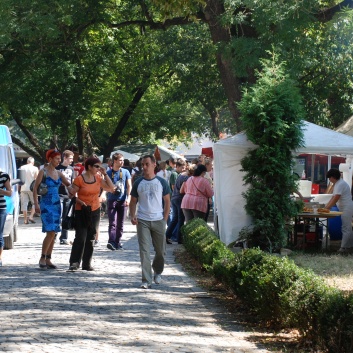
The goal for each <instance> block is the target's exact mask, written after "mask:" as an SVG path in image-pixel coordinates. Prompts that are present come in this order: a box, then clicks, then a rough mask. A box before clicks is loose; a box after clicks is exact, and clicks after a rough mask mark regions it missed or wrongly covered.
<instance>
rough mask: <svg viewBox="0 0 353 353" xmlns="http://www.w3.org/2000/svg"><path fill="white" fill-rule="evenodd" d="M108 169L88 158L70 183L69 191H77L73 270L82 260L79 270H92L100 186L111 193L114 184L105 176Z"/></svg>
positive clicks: (98, 217) (72, 258)
mask: <svg viewBox="0 0 353 353" xmlns="http://www.w3.org/2000/svg"><path fill="white" fill-rule="evenodd" d="M106 175H107V171H106V170H105V168H103V167H102V166H101V162H100V160H99V159H98V158H95V157H89V158H87V159H86V161H85V172H83V173H82V174H81V175H80V176H78V177H77V178H75V180H74V182H73V184H72V188H71V189H72V190H70V192H71V193H72V194H75V193H77V198H76V206H75V221H76V232H75V240H74V243H73V245H72V249H71V256H70V268H69V270H71V271H76V270H78V269H79V267H80V263H81V260H82V270H86V271H93V267H92V266H91V260H92V255H93V242H94V240H95V236H96V234H97V230H98V227H99V221H100V203H99V194H100V192H101V188H102V189H103V190H106V191H109V192H112V191H113V190H114V184H113V183H112V181H111V179H110V178H105V176H106Z"/></svg>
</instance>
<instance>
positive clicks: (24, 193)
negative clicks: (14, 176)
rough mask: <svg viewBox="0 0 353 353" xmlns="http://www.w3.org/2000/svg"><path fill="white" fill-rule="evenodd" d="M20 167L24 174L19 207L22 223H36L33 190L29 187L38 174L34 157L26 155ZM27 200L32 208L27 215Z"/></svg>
mask: <svg viewBox="0 0 353 353" xmlns="http://www.w3.org/2000/svg"><path fill="white" fill-rule="evenodd" d="M20 169H21V170H23V171H24V174H25V175H24V179H25V183H24V184H23V185H22V186H21V209H22V212H23V217H24V224H28V222H31V223H36V222H35V221H34V220H33V216H34V213H35V209H34V200H33V192H32V191H31V189H30V186H31V184H32V181H33V180H35V179H36V178H37V175H38V168H37V167H35V166H34V158H33V157H28V158H27V164H26V165H23V166H22V167H21V168H20ZM29 201H30V202H31V205H32V208H31V213H30V215H29V217H28V216H27V214H28V212H27V208H28V203H29Z"/></svg>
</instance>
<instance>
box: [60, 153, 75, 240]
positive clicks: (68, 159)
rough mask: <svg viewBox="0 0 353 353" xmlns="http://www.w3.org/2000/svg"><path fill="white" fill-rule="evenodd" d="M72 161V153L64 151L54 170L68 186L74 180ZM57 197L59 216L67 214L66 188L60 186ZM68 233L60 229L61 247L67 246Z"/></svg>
mask: <svg viewBox="0 0 353 353" xmlns="http://www.w3.org/2000/svg"><path fill="white" fill-rule="evenodd" d="M73 160H74V153H73V152H72V151H69V150H65V151H64V152H63V161H62V162H61V164H59V165H58V166H57V167H56V169H57V170H59V171H60V172H61V173H63V174H64V175H65V177H66V179H67V180H68V182H69V183H70V184H72V182H73V180H74V174H75V170H74V168H73V167H72V166H71V164H72V162H73ZM59 195H60V202H61V214H62V215H65V214H67V212H68V208H69V206H70V198H69V192H68V191H67V189H66V186H65V185H64V184H61V185H60V188H59ZM68 237H69V231H68V230H67V229H62V230H61V235H60V238H59V239H60V244H62V245H69V244H70V243H69V240H68Z"/></svg>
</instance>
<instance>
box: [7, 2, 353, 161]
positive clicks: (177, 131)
mask: <svg viewBox="0 0 353 353" xmlns="http://www.w3.org/2000/svg"><path fill="white" fill-rule="evenodd" d="M344 6H346V8H344ZM352 6H353V0H344V1H342V2H339V1H336V0H332V1H323V0H310V1H295V2H293V3H292V2H283V1H280V0H276V1H270V2H269V1H267V0H260V1H259V0H256V1H253V0H244V1H241V0H173V1H167V2H166V1H160V0H142V1H139V2H131V1H127V0H122V1H119V2H118V3H117V2H116V1H110V0H108V1H104V2H102V1H92V0H83V1H82V0H71V1H68V0H62V1H60V3H58V2H56V1H52V0H47V1H44V0H36V1H29V0H24V1H21V2H20V3H19V2H18V1H17V0H3V1H1V3H0V108H1V122H2V123H9V122H10V125H12V126H13V135H14V138H15V141H16V142H17V143H18V144H20V146H21V147H23V148H24V149H25V150H27V151H28V152H29V153H31V154H33V155H35V156H36V157H40V156H41V155H42V154H43V150H44V149H46V148H47V147H48V145H56V146H58V147H59V148H61V149H62V148H66V147H69V146H70V145H72V144H76V145H78V147H79V150H80V152H82V151H83V150H85V151H86V152H92V151H97V152H100V153H103V154H104V155H108V154H109V153H110V151H111V150H112V148H113V147H114V146H115V145H117V144H120V143H129V142H136V141H137V140H140V141H143V142H146V141H147V142H154V141H155V140H158V139H161V138H166V139H169V140H172V139H175V138H177V139H187V138H188V136H190V133H191V132H192V131H195V132H200V133H201V132H202V133H205V132H206V134H209V135H212V136H214V137H217V136H218V134H219V132H220V131H227V132H230V133H234V132H237V131H239V130H240V129H242V128H243V126H242V120H241V118H240V110H239V109H238V106H237V103H238V102H239V101H240V100H241V97H242V90H243V88H244V87H249V86H251V85H253V84H254V83H255V82H256V80H257V77H256V75H255V71H256V70H257V69H261V60H262V59H264V58H268V54H267V53H268V50H271V51H272V50H273V51H274V52H276V53H277V54H278V55H279V61H285V62H288V63H290V64H289V65H288V66H287V67H286V72H287V73H288V74H289V76H290V77H291V78H292V79H295V80H296V81H297V82H298V87H299V89H300V92H301V94H302V95H303V98H304V99H303V101H304V106H305V109H306V111H307V113H308V117H309V119H310V120H311V121H313V122H318V123H321V124H323V125H325V126H329V127H335V126H337V125H338V124H339V123H341V122H342V121H343V120H345V119H346V118H348V117H349V116H350V115H351V114H352V113H353V109H352V104H353V101H352V100H353V98H352V97H353V79H352V75H353V74H352V72H353V70H352V65H353V60H352V48H353V46H352V36H351V33H352V23H353V21H352V13H353V12H352V10H351V8H352Z"/></svg>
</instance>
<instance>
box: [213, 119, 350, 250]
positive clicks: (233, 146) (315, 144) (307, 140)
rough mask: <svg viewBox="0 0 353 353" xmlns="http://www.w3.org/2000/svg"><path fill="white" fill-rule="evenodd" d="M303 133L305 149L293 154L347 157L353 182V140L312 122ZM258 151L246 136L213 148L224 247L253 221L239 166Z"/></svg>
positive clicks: (216, 203) (237, 136)
mask: <svg viewBox="0 0 353 353" xmlns="http://www.w3.org/2000/svg"><path fill="white" fill-rule="evenodd" d="M303 132H304V145H305V146H304V147H301V148H299V149H298V150H297V151H294V152H293V154H302V153H312V154H327V155H341V156H344V157H346V166H347V169H348V175H349V176H348V177H347V179H349V180H352V165H351V162H352V161H353V137H351V136H347V135H344V134H341V133H339V132H336V131H333V130H330V129H327V128H324V127H321V126H318V125H315V124H312V123H309V122H304V125H303ZM255 147H256V146H255V145H254V144H253V143H252V142H251V141H249V140H248V139H247V136H246V133H245V132H241V133H239V134H237V135H234V136H232V137H230V138H227V139H224V140H220V141H218V142H217V143H215V144H214V146H213V153H214V189H215V208H216V211H217V222H216V224H217V228H218V233H219V236H220V239H221V240H222V241H223V242H224V243H225V244H229V243H231V242H233V241H235V240H236V239H237V238H238V237H239V232H240V230H241V229H242V228H244V227H246V226H249V225H251V218H250V216H248V215H247V214H246V211H245V209H244V206H245V199H244V198H243V196H242V193H243V192H244V191H246V189H247V187H246V186H244V185H243V176H244V173H243V172H241V171H240V170H241V168H242V167H241V163H240V162H241V160H242V158H243V157H244V156H245V155H246V154H247V153H248V151H250V150H252V149H254V148H255ZM345 172H347V170H346V171H345Z"/></svg>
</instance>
